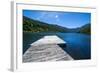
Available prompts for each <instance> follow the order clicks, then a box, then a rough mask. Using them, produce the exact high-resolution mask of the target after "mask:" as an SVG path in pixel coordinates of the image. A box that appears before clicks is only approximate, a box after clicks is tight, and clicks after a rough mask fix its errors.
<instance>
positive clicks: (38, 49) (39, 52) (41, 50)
mask: <svg viewBox="0 0 100 73" xmlns="http://www.w3.org/2000/svg"><path fill="white" fill-rule="evenodd" d="M60 60H73V58H72V57H71V56H70V55H69V54H68V53H66V52H65V51H64V50H62V48H61V47H59V46H58V45H55V44H54V45H53V44H48V45H47V44H46V45H39V46H31V47H30V48H29V49H28V50H27V51H26V52H25V54H24V55H23V62H42V61H60Z"/></svg>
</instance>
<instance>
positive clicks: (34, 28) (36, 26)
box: [23, 16, 91, 34]
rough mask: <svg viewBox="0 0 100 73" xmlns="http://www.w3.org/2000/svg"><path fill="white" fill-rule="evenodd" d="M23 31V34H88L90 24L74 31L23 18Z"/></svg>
mask: <svg viewBox="0 0 100 73" xmlns="http://www.w3.org/2000/svg"><path fill="white" fill-rule="evenodd" d="M23 31H25V32H77V33H86V34H90V32H91V25H90V23H88V24H86V25H84V26H82V27H80V28H76V29H69V28H66V27H62V26H59V25H54V24H48V23H45V22H41V21H38V20H33V19H31V18H28V17H26V16H23Z"/></svg>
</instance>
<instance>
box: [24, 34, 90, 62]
mask: <svg viewBox="0 0 100 73" xmlns="http://www.w3.org/2000/svg"><path fill="white" fill-rule="evenodd" d="M46 35H57V36H59V37H60V38H61V39H63V40H64V41H66V45H67V47H62V48H63V50H64V51H66V52H67V53H69V55H71V56H72V57H73V58H74V59H75V60H80V59H90V58H91V37H90V35H86V34H81V33H31V32H24V33H23V54H24V53H25V51H26V50H27V49H28V48H29V47H30V44H31V43H33V42H35V41H37V40H38V39H40V38H42V37H44V36H46Z"/></svg>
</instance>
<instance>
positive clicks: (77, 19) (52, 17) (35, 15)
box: [23, 10, 91, 28]
mask: <svg viewBox="0 0 100 73" xmlns="http://www.w3.org/2000/svg"><path fill="white" fill-rule="evenodd" d="M23 15H24V16H26V17H29V18H31V19H34V20H39V21H42V22H46V23H49V24H53V25H60V26H63V27H67V28H78V27H81V26H83V25H85V24H87V23H91V13H82V12H81V13H80V12H60V11H58V12H55V11H38V10H37V11H36V10H23Z"/></svg>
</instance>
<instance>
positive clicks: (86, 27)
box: [79, 23, 91, 34]
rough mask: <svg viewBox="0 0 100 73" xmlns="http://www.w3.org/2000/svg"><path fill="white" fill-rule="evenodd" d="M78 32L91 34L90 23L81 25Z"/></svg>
mask: <svg viewBox="0 0 100 73" xmlns="http://www.w3.org/2000/svg"><path fill="white" fill-rule="evenodd" d="M79 33H85V34H91V25H90V23H88V24H86V25H84V26H82V27H81V28H80V31H79Z"/></svg>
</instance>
